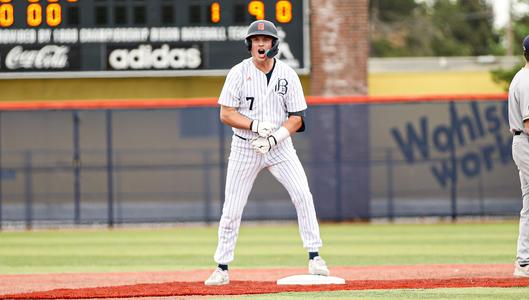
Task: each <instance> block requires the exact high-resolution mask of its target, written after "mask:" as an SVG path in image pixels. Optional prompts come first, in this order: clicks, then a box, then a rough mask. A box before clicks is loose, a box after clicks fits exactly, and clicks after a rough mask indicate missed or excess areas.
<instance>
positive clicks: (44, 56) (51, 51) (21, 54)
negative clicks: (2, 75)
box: [5, 45, 70, 70]
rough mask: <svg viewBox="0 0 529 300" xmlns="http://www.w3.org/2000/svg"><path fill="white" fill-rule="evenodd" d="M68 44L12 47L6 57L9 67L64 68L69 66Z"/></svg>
mask: <svg viewBox="0 0 529 300" xmlns="http://www.w3.org/2000/svg"><path fill="white" fill-rule="evenodd" d="M69 52H70V48H69V47H68V46H57V45H46V46H44V47H42V48H41V49H36V50H35V49H31V50H27V49H26V50H24V48H22V46H16V47H14V48H13V49H11V50H10V51H9V52H8V53H7V55H6V59H5V66H6V68H8V69H11V70H15V69H64V68H66V67H67V66H68V53H69Z"/></svg>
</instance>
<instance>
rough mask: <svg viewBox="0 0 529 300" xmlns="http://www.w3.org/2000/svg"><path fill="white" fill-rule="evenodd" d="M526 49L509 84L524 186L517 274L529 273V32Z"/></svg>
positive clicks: (514, 142) (515, 146) (516, 155)
mask: <svg viewBox="0 0 529 300" xmlns="http://www.w3.org/2000/svg"><path fill="white" fill-rule="evenodd" d="M523 50H524V57H525V61H526V64H525V67H523V68H522V69H521V70H520V71H518V73H516V75H515V76H514V78H513V79H512V82H511V85H510V86H509V127H510V130H511V132H512V134H513V140H512V158H513V160H514V162H515V163H516V166H517V167H518V171H519V172H518V173H519V175H520V183H521V188H522V210H521V212H520V225H519V233H518V245H517V250H516V252H517V255H516V261H515V262H514V276H515V277H529V135H528V133H529V36H527V37H525V39H524V40H523Z"/></svg>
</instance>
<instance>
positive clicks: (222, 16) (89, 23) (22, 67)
mask: <svg viewBox="0 0 529 300" xmlns="http://www.w3.org/2000/svg"><path fill="white" fill-rule="evenodd" d="M307 11H308V0H257V1H255V0H254V1H247V0H246V1H243V0H217V1H212V0H0V78H18V77H42V78H48V77H110V76H116V77H121V76H123V77H127V76H164V75H169V76H171V75H173V76H179V75H217V74H223V73H225V72H226V70H228V69H230V68H231V67H232V66H233V65H235V64H237V63H238V62H240V61H241V60H242V59H244V58H246V57H249V52H248V51H247V50H246V48H245V46H244V42H243V39H244V36H245V34H246V30H247V27H248V25H249V24H250V23H251V22H252V21H254V20H258V19H259V20H260V19H267V20H270V21H272V22H274V23H275V24H276V26H277V28H278V34H279V37H280V49H279V54H278V55H279V56H278V57H279V59H281V60H283V61H284V62H286V63H287V64H289V65H290V66H292V67H293V68H294V69H295V70H297V71H298V72H299V73H308V69H309V59H308V56H309V55H308V54H309V53H308V52H309V51H308V25H307V24H308V20H307V15H308V14H307Z"/></svg>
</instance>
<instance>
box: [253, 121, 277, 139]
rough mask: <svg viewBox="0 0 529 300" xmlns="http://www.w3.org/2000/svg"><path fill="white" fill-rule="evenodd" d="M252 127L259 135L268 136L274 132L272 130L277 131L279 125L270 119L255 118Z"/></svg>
mask: <svg viewBox="0 0 529 300" xmlns="http://www.w3.org/2000/svg"><path fill="white" fill-rule="evenodd" d="M250 128H251V130H252V131H253V132H255V133H257V134H258V135H259V136H262V137H268V136H270V135H271V134H272V132H274V131H276V129H277V126H276V125H275V124H273V123H271V122H268V121H259V120H253V121H252V125H251V126H250Z"/></svg>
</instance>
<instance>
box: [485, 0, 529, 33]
mask: <svg viewBox="0 0 529 300" xmlns="http://www.w3.org/2000/svg"><path fill="white" fill-rule="evenodd" d="M488 1H489V2H491V3H492V5H493V8H494V27H496V28H501V27H504V26H505V25H506V24H507V21H508V20H509V3H510V2H512V3H513V4H512V11H513V14H520V13H527V12H528V11H529V6H528V5H527V4H525V3H517V2H518V1H516V0H488Z"/></svg>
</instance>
